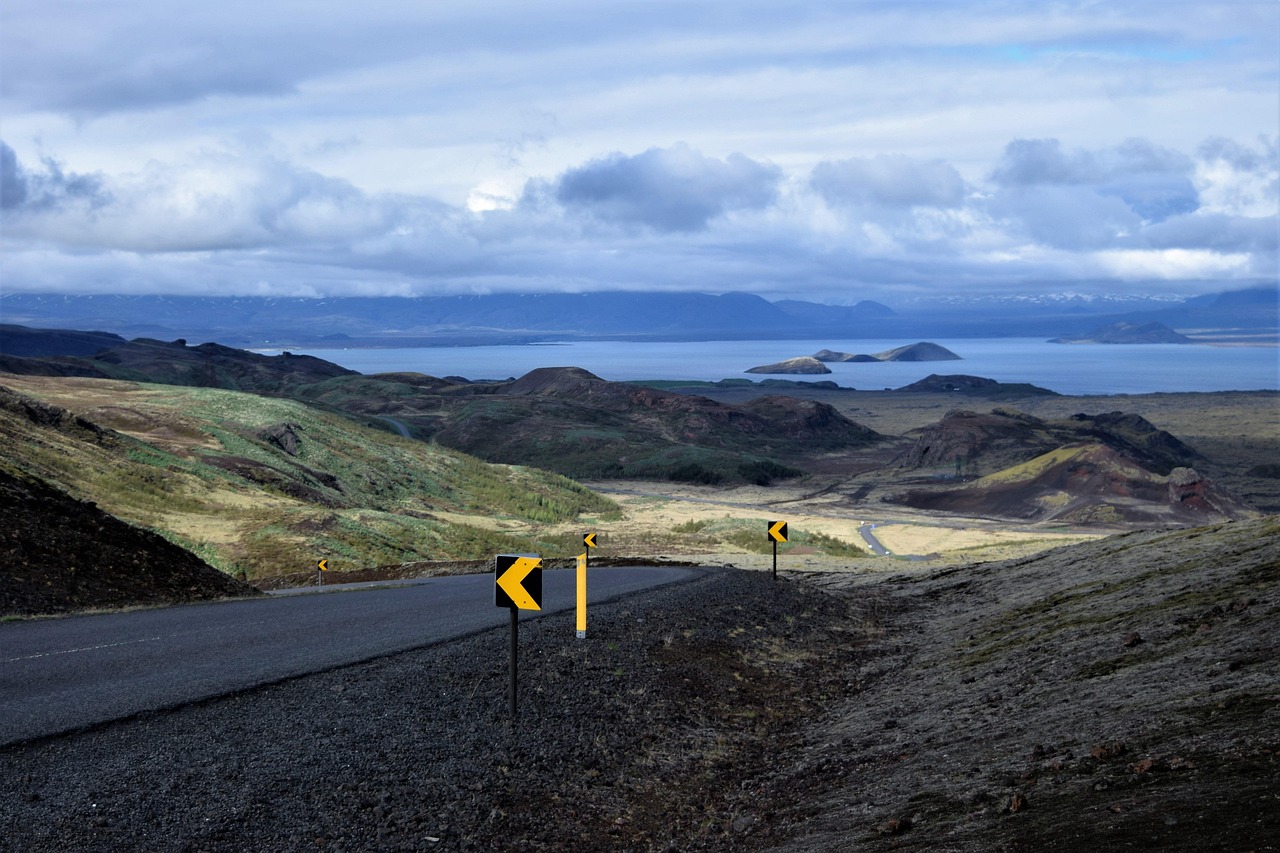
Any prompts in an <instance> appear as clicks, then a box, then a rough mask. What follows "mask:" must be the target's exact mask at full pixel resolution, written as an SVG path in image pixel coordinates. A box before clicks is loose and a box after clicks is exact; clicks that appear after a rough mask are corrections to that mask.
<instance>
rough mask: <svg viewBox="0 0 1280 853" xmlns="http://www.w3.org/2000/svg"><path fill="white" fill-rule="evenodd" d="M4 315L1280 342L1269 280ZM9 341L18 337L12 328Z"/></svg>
mask: <svg viewBox="0 0 1280 853" xmlns="http://www.w3.org/2000/svg"><path fill="white" fill-rule="evenodd" d="M0 320H3V322H4V323H7V324H17V325H23V326H34V327H39V328H63V329H88V330H94V331H97V332H105V333H110V334H116V335H121V336H125V337H129V338H133V337H151V338H163V339H175V338H184V339H193V340H199V341H215V342H218V343H222V344H227V345H231V346H242V347H244V346H247V347H257V346H288V345H293V346H302V345H304V344H328V345H333V344H338V343H340V344H341V345H344V346H427V345H456V344H468V343H470V344H474V343H493V342H501V343H508V344H510V343H526V342H536V341H542V340H570V339H634V340H693V339H698V340H770V339H804V338H811V337H815V336H828V337H839V338H843V339H857V338H881V339H882V338H892V337H907V338H912V337H922V336H933V337H1003V336H1013V337H1076V336H1080V335H1084V334H1087V333H1088V332H1089V331H1090V330H1093V329H1096V328H1098V327H1099V326H1103V325H1106V324H1108V323H1119V322H1125V323H1134V324H1142V323H1152V322H1159V323H1163V324H1164V325H1166V326H1169V327H1170V328H1173V329H1179V330H1196V331H1197V334H1198V335H1200V336H1202V337H1203V336H1205V335H1207V334H1209V333H1210V332H1212V333H1213V337H1214V338H1215V339H1218V340H1231V339H1243V340H1256V339H1258V337H1259V336H1264V337H1265V336H1268V335H1269V336H1270V338H1271V339H1274V338H1275V336H1276V328H1277V291H1276V290H1275V289H1270V288H1260V289H1252V290H1240V291H1232V292H1226V293H1218V294H1212V295H1208V296H1197V297H1193V298H1190V299H1186V300H1184V301H1182V302H1180V303H1172V304H1171V303H1169V302H1168V301H1154V300H1148V301H1145V302H1143V301H1127V302H1113V301H1110V300H1101V301H1088V300H1067V301H1062V300H1051V299H1043V300H1041V299H1027V298H1018V299H1008V300H983V301H969V302H965V301H962V302H958V303H951V302H947V303H943V302H935V303H923V302H916V303H910V304H904V305H902V306H898V307H892V306H888V305H885V304H882V303H879V302H874V301H870V300H863V301H860V302H857V303H855V304H854V305H850V306H839V305H823V304H818V303H813V302H804V301H800V300H781V301H777V302H770V301H768V300H766V299H763V298H761V297H759V296H754V295H751V294H747V293H725V294H718V295H714V294H705V293H647V292H646V293H641V292H594V293H576V294H569V293H548V294H491V295H478V296H420V297H332V298H304V297H297V298H281V297H250V296H235V297H232V296H228V297H213V296H154V295H147V296H129V295H119V294H113V295H65V294H37V293H24V292H7V293H3V294H0ZM4 337H7V335H5V336H4Z"/></svg>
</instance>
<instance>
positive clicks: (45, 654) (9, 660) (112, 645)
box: [0, 637, 160, 663]
mask: <svg viewBox="0 0 1280 853" xmlns="http://www.w3.org/2000/svg"><path fill="white" fill-rule="evenodd" d="M159 639H160V638H159V637H143V638H142V639H140V640H122V641H120V642H118V643H103V644H102V645H100V646H85V647H84V648H80V649H62V650H61V651H57V652H41V653H40V654H38V655H26V656H25V657H20V658H6V659H5V660H2V661H0V663H16V662H17V661H20V660H35V659H36V658H47V657H53V656H54V655H71V654H75V653H76V652H92V651H97V650H98V649H112V648H115V647H116V646H128V645H130V644H132V643H153V642H155V641H156V640H159Z"/></svg>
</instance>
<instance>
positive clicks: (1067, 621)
mask: <svg viewBox="0 0 1280 853" xmlns="http://www.w3.org/2000/svg"><path fill="white" fill-rule="evenodd" d="M813 580H814V582H817V583H821V584H822V585H823V586H825V587H828V588H833V589H840V590H844V591H847V593H848V594H850V595H851V597H853V598H854V600H861V601H863V602H864V604H863V607H865V608H869V609H874V611H875V612H877V613H880V614H884V616H883V617H882V618H883V621H882V622H881V623H880V625H879V627H880V630H881V631H882V633H881V639H879V640H878V641H875V642H873V643H872V644H871V646H870V648H869V649H868V651H869V652H870V658H869V659H868V660H866V661H865V662H864V663H863V665H862V667H861V669H860V670H859V671H860V673H861V674H862V678H861V680H860V681H859V687H858V689H857V690H856V691H854V692H852V693H851V694H850V695H849V696H848V697H847V698H846V699H845V700H844V701H843V702H841V703H839V704H838V705H837V706H836V707H834V708H832V709H831V710H829V711H827V712H826V713H825V714H824V715H823V716H822V718H821V719H819V720H815V721H814V723H813V725H812V726H811V727H810V728H809V731H808V732H807V737H805V738H804V739H803V742H804V743H805V747H804V748H803V749H800V750H797V753H798V754H797V755H796V756H795V759H794V761H791V762H788V761H787V760H785V758H780V757H778V756H773V757H771V763H772V767H774V768H776V769H773V770H770V771H767V772H766V774H765V777H766V780H767V781H765V782H763V784H762V783H761V782H757V784H762V788H763V790H764V791H765V792H766V793H765V795H764V796H765V797H768V796H769V794H770V793H772V792H775V791H777V792H783V791H790V792H791V793H790V804H789V805H788V806H783V807H782V808H781V809H779V812H780V813H779V814H778V816H777V821H778V822H779V823H785V822H787V821H789V820H794V821H799V822H801V827H800V828H799V830H798V831H796V832H794V833H793V834H791V837H790V838H789V839H788V842H787V843H783V844H778V845H776V846H775V847H774V849H779V850H788V851H791V850H794V851H800V850H805V851H814V850H816V851H828V850H830V851H835V850H855V851H861V850H867V851H870V850H884V849H890V848H900V849H911V850H1058V851H1080V853H1086V851H1097V850H1122V849H1130V848H1133V849H1137V848H1146V849H1157V850H1166V851H1185V853H1199V851H1204V850H1224V851H1225V850H1265V849H1267V847H1268V846H1270V845H1273V844H1274V842H1275V839H1276V838H1280V812H1277V811H1276V810H1274V809H1271V808H1269V804H1270V803H1271V802H1273V801H1274V800H1275V799H1276V797H1278V796H1280V771H1278V768H1277V758H1276V752H1275V749H1276V743H1275V731H1276V730H1275V713H1276V708H1277V706H1276V701H1277V690H1278V689H1280V668H1277V664H1276V660H1275V657H1274V655H1271V654H1270V653H1269V650H1270V649H1272V648H1275V647H1276V644H1277V643H1280V621H1277V619H1276V613H1277V612H1278V611H1280V517H1277V516H1268V517H1265V518H1261V519H1257V520H1253V521H1243V522H1235V523H1229V524H1218V525H1212V526H1205V527H1197V528H1194V529H1190V530H1182V531H1173V532H1158V533H1157V532H1142V533H1131V534H1125V535H1122V536H1112V537H1107V538H1105V539H1100V540H1098V541H1096V542H1092V543H1088V544H1083V545H1074V546H1070V547H1066V548H1058V549H1054V550H1052V551H1046V552H1045V553H1043V554H1040V555H1038V556H1036V557H1033V558H1030V559H1019V560H1011V561H1007V562H998V563H990V564H987V565H981V566H965V567H959V568H953V569H947V570H943V571H932V572H930V571H924V572H920V573H914V574H910V575H905V574H904V575H898V576H896V577H891V578H888V579H883V580H882V579H880V578H872V579H863V578H857V577H856V576H843V577H842V576H836V575H826V576H818V577H814V578H813Z"/></svg>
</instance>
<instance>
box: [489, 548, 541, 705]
mask: <svg viewBox="0 0 1280 853" xmlns="http://www.w3.org/2000/svg"><path fill="white" fill-rule="evenodd" d="M493 580H494V586H493V603H494V605H495V606H497V607H507V608H510V610H511V683H510V685H509V686H508V689H507V700H508V704H509V705H510V707H511V719H512V720H513V721H514V720H515V718H516V696H517V689H518V688H517V685H518V683H519V648H520V639H519V638H520V611H521V610H541V609H542V558H541V557H539V556H538V555H537V554H499V555H498V556H497V558H496V559H495V560H494V571H493Z"/></svg>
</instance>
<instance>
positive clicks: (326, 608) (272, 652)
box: [0, 567, 698, 745]
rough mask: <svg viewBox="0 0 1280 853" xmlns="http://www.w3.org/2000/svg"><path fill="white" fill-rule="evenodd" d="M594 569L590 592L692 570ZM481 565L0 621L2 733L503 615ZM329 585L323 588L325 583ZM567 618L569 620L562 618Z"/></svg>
mask: <svg viewBox="0 0 1280 853" xmlns="http://www.w3.org/2000/svg"><path fill="white" fill-rule="evenodd" d="M697 575H698V572H697V571H696V570H690V569H679V568H670V567H666V568H631V569H611V568H601V569H592V570H591V575H590V583H589V592H590V600H591V601H594V602H600V601H604V600H606V599H609V598H614V597H617V596H619V595H625V594H627V593H632V592H637V591H640V590H643V589H648V588H650V587H654V586H659V585H662V584H667V583H672V582H676V581H680V580H685V579H689V578H692V577H696V576H697ZM493 586H494V583H493V575H491V574H486V575H464V576H458V577H442V578H431V579H427V580H425V581H421V582H416V583H414V584H411V585H406V586H398V587H381V588H375V589H364V590H360V591H350V592H333V591H330V592H329V593H327V594H317V595H297V596H273V597H270V598H264V599H255V600H249V601H233V602H222V603H217V604H205V605H188V606H185V607H169V608H163V609H155V610H139V611H135V612H131V613H112V614H102V615H94V616H75V617H69V618H65V619H48V620H37V621H19V622H10V623H6V624H0V745H4V744H8V743H13V742H15V741H21V740H28V739H31V738H35V737H41V736H44V735H49V734H57V733H59V732H64V731H69V730H73V729H78V728H81V727H84V726H89V725H93V724H95V723H101V722H106V721H109V720H115V719H120V718H123V717H128V716H132V715H134V714H138V713H141V712H144V711H149V710H158V709H162V708H170V707H175V706H178V705H181V704H184V703H187V702H191V701H195V700H199V699H205V698H209V697H213V696H220V695H224V694H227V693H230V692H234V691H237V690H243V689H246V688H250V687H254V686H257V685H261V684H268V683H271V682H275V681H280V680H282V679H286V678H290V677H292V676H297V675H304V674H306V673H311V672H318V671H322V670H325V669H331V668H333V667H337V666H343V665H347V664H351V663H356V662H358V661H363V660H370V659H373V658H376V657H380V656H382V655H387V654H391V653H394V652H399V651H404V650H407V649H412V648H418V647H421V646H427V645H431V644H433V643H438V642H441V641H444V640H448V639H453V638H456V637H461V636H466V635H468V634H473V633H476V632H478V631H483V630H486V629H489V628H493V627H497V626H499V625H504V624H507V622H508V621H509V620H510V615H509V613H508V611H506V610H505V609H501V608H497V607H494V605H493ZM330 589H331V590H332V589H333V588H330ZM575 606H576V598H575V578H574V571H573V570H556V571H546V572H544V573H543V610H542V612H541V613H540V614H539V613H533V612H522V618H525V619H528V618H537V617H538V616H540V615H543V616H544V615H548V614H551V613H556V612H562V611H565V610H572V609H573V608H574V607H575ZM566 630H569V631H572V630H573V624H572V622H571V621H570V622H569V623H568V625H567V627H566Z"/></svg>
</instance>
